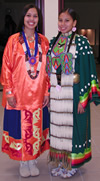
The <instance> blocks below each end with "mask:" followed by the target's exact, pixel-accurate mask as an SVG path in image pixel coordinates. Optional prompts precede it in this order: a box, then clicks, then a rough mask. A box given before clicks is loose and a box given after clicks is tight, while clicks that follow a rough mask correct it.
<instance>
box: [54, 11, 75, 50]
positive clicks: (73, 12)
mask: <svg viewBox="0 0 100 181" xmlns="http://www.w3.org/2000/svg"><path fill="white" fill-rule="evenodd" d="M65 12H68V14H69V15H70V16H71V17H72V19H73V21H75V20H76V21H78V15H77V13H76V12H75V10H74V9H72V8H64V9H63V10H61V11H60V13H59V16H60V15H61V14H62V13H65ZM76 26H77V25H76ZM77 28H78V26H77ZM75 33H76V32H72V36H71V38H70V42H69V45H68V49H67V52H69V49H70V46H71V44H72V40H73V37H74V35H75ZM60 35H61V32H59V33H58V35H57V36H56V38H55V41H54V42H53V45H52V48H53V46H54V44H55V43H56V41H57V40H58V38H59V36H60Z"/></svg>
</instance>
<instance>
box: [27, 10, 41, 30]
mask: <svg viewBox="0 0 100 181" xmlns="http://www.w3.org/2000/svg"><path fill="white" fill-rule="evenodd" d="M38 21H39V17H38V12H37V10H36V8H30V9H29V10H28V11H27V13H26V15H25V17H24V28H25V29H27V30H35V27H36V26H37V24H38Z"/></svg>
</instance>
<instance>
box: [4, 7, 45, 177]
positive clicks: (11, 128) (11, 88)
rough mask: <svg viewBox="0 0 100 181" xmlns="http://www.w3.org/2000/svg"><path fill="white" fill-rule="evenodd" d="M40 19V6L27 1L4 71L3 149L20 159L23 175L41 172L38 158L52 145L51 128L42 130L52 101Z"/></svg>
mask: <svg viewBox="0 0 100 181" xmlns="http://www.w3.org/2000/svg"><path fill="white" fill-rule="evenodd" d="M39 21H40V19H39V9H38V8H37V7H36V6H35V5H33V4H28V5H26V6H25V7H24V10H23V12H22V18H21V21H20V26H19V32H18V33H16V34H13V35H12V36H10V37H9V39H8V42H7V44H6V47H5V50H4V55H3V63H2V71H1V83H2V85H3V106H4V108H5V113H4V131H3V141H2V151H3V152H5V153H7V154H8V155H9V156H10V158H11V159H13V160H19V161H20V170H19V171H20V175H21V176H22V177H28V176H37V175H39V169H38V168H37V167H36V161H35V159H36V158H37V157H39V156H40V154H41V153H42V152H43V151H45V150H47V149H49V140H48V138H49V129H48V127H44V130H42V109H43V108H44V107H45V106H46V105H47V104H48V102H49V92H48V85H49V82H48V80H49V79H48V75H47V73H46V53H47V51H48V48H49V42H48V40H47V38H46V37H45V36H43V35H42V34H40V33H38V32H37V26H38V23H39Z"/></svg>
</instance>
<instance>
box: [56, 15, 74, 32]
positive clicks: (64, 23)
mask: <svg viewBox="0 0 100 181" xmlns="http://www.w3.org/2000/svg"><path fill="white" fill-rule="evenodd" d="M74 26H76V20H74V21H73V18H72V17H71V16H70V14H69V13H68V12H67V11H66V12H63V13H61V14H60V15H59V18H58V28H59V31H61V32H62V33H68V32H69V31H71V30H72V28H73V27H74Z"/></svg>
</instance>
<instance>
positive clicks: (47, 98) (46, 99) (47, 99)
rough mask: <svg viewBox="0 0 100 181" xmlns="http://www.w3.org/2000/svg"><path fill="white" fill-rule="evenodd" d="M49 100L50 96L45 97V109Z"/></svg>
mask: <svg viewBox="0 0 100 181" xmlns="http://www.w3.org/2000/svg"><path fill="white" fill-rule="evenodd" d="M49 99H50V97H49V96H44V100H43V106H42V107H43V108H44V107H45V106H47V105H48V104H49Z"/></svg>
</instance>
